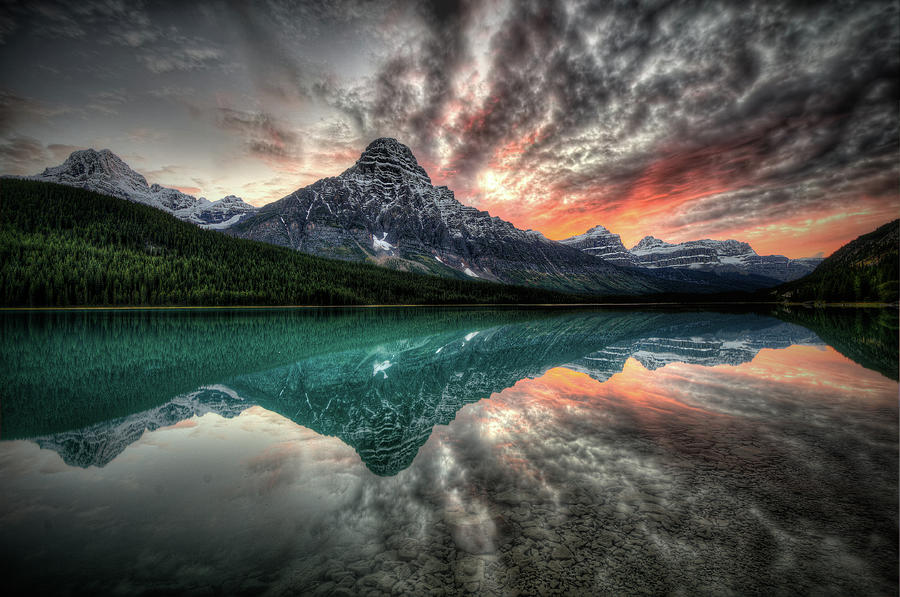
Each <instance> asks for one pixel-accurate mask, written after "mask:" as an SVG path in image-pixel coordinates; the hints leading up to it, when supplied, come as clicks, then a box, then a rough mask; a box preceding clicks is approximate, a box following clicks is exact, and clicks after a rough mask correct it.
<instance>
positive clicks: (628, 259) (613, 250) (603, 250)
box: [559, 226, 638, 267]
mask: <svg viewBox="0 0 900 597" xmlns="http://www.w3.org/2000/svg"><path fill="white" fill-rule="evenodd" d="M559 242H561V243H562V244H564V245H567V246H569V247H572V248H574V249H578V250H579V251H584V252H585V253H587V254H588V255H593V256H594V257H600V258H601V259H603V260H604V261H608V262H609V263H615V264H616V265H624V266H629V267H637V265H638V261H637V259H636V258H635V256H634V255H632V254H631V253H629V252H628V250H627V249H626V248H625V245H624V244H622V238H621V237H620V236H619V235H618V234H614V233H612V232H610V231H609V230H607V229H606V228H604V227H603V226H594V227H593V228H591V229H590V230H588V231H587V232H585V233H584V234H579V235H578V236H573V237H571V238H567V239H565V240H561V241H559Z"/></svg>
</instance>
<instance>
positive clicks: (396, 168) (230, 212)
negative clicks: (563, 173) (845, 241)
mask: <svg viewBox="0 0 900 597" xmlns="http://www.w3.org/2000/svg"><path fill="white" fill-rule="evenodd" d="M30 178H32V179H34V180H42V181H48V182H57V183H61V184H66V185H71V186H78V187H81V188H85V189H88V190H92V191H96V192H100V193H104V194H108V195H112V196H114V197H118V198H122V199H128V200H131V201H135V202H139V203H144V204H147V205H151V206H153V207H157V208H158V209H161V210H163V211H166V212H168V213H170V214H172V215H174V216H175V217H178V218H180V219H182V220H185V221H188V222H192V223H195V224H198V225H200V226H203V227H206V228H215V229H219V230H223V231H226V233H227V234H229V235H232V236H237V237H241V238H247V239H253V240H260V241H264V242H267V243H270V244H274V245H280V246H284V247H289V248H292V249H295V250H298V251H301V252H305V253H309V254H312V255H317V256H322V257H330V258H337V259H342V260H347V261H369V262H374V263H377V264H379V265H382V266H386V267H390V268H393V269H400V270H407V271H416V272H422V273H429V274H434V275H439V276H444V277H450V278H463V279H483V280H490V281H495V282H501V283H506V284H516V285H524V286H538V287H542V288H547V289H552V290H561V291H565V292H575V293H584V294H604V295H613V294H619V295H639V294H653V293H705V292H727V291H749V290H755V289H759V288H769V287H773V286H776V285H777V284H778V283H780V282H784V281H788V280H793V279H796V278H799V277H801V276H803V275H805V274H808V273H809V272H811V271H812V270H813V269H814V268H815V266H816V265H817V264H818V262H819V261H820V260H817V259H812V258H810V259H793V260H791V259H788V258H786V257H782V256H778V255H771V256H760V255H757V254H756V252H755V251H753V249H752V248H751V247H750V246H749V245H748V244H746V243H741V242H738V241H709V240H703V241H691V242H687V243H682V244H678V245H671V244H668V243H664V242H663V241H659V240H657V239H654V238H653V237H646V238H645V239H644V240H642V241H641V242H640V243H638V245H637V246H635V247H634V248H632V249H631V250H630V251H629V250H626V249H625V247H624V245H622V242H621V240H620V239H619V237H618V235H615V234H612V233H610V232H609V231H608V230H607V229H606V228H604V227H602V226H597V227H595V228H592V229H591V230H589V231H588V232H587V233H585V234H583V235H579V236H576V237H573V238H570V239H566V240H564V241H562V242H556V241H552V240H549V239H547V238H546V237H544V236H543V235H542V234H541V233H539V232H536V231H533V230H520V229H518V228H516V227H515V226H513V225H512V224H510V223H509V222H506V221H504V220H502V219H500V218H497V217H491V216H490V215H489V214H488V213H487V212H485V211H480V210H477V209H475V208H473V207H468V206H465V205H463V204H462V203H460V202H459V201H457V200H456V198H455V197H454V194H453V191H451V190H450V189H448V188H447V187H444V186H434V185H433V184H432V182H431V179H430V178H429V176H428V174H427V173H426V172H425V170H424V169H423V168H422V167H421V165H419V163H418V161H417V160H416V158H415V156H414V155H413V154H412V152H411V151H410V150H409V148H408V147H406V146H405V145H403V144H402V143H400V142H398V141H396V140H395V139H390V138H381V139H376V140H375V141H373V142H372V143H371V144H370V145H369V146H368V147H367V148H366V150H365V151H364V152H363V153H362V155H361V156H360V158H359V160H357V162H356V163H355V164H354V165H353V166H351V167H350V168H348V169H347V170H346V171H344V172H343V173H342V174H340V175H338V176H337V177H334V178H325V179H322V180H320V181H318V182H315V183H313V184H312V185H309V186H307V187H304V188H301V189H298V190H297V191H295V192H293V193H291V194H290V195H288V196H287V197H284V198H283V199H281V200H278V201H275V202H273V203H270V204H268V205H265V206H264V207H262V208H259V209H257V208H254V207H253V206H251V205H249V204H247V203H245V202H243V201H242V200H241V199H239V198H237V197H234V196H228V197H226V198H224V199H221V200H219V201H216V202H209V201H207V200H206V199H203V198H200V199H196V198H194V197H192V196H191V195H187V194H185V193H182V192H181V191H178V190H177V189H171V188H166V187H161V186H159V185H156V184H154V185H148V184H147V181H146V179H145V178H144V177H143V176H141V175H140V174H138V173H137V172H135V171H134V170H132V169H131V168H130V167H129V166H128V165H127V164H125V162H123V161H122V160H121V159H120V158H118V157H117V156H116V155H115V154H113V153H112V152H110V151H109V150H102V151H94V150H84V151H77V152H74V153H72V155H70V156H69V158H68V159H67V160H66V161H65V163H63V164H62V165H60V166H57V167H54V168H47V169H46V170H45V171H44V172H43V173H41V174H39V175H37V176H34V177H30Z"/></svg>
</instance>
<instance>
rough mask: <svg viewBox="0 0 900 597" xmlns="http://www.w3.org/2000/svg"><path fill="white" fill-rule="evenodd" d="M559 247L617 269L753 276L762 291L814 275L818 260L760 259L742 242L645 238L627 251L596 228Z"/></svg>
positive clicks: (770, 257) (616, 239) (773, 256)
mask: <svg viewBox="0 0 900 597" xmlns="http://www.w3.org/2000/svg"><path fill="white" fill-rule="evenodd" d="M560 242H561V243H563V244H565V245H568V246H570V247H574V248H576V249H579V250H581V251H583V252H585V253H588V254H590V255H594V256H595V257H600V258H601V259H605V260H606V261H609V262H610V263H615V264H617V265H627V266H632V267H640V268H647V269H653V270H671V269H689V270H695V271H706V272H713V273H717V274H728V275H734V274H738V275H745V276H756V277H758V278H764V279H768V283H767V282H766V280H761V285H760V286H761V287H763V286H765V285H769V286H773V285H775V284H777V283H778V282H786V281H790V280H796V279H797V278H800V277H802V276H805V275H806V274H808V273H810V272H811V271H813V270H814V269H815V268H816V266H817V265H818V264H819V263H820V262H821V261H822V260H821V259H818V258H813V257H809V258H803V259H788V258H787V257H784V256H783V255H759V254H757V253H756V251H754V250H753V248H752V247H751V246H750V245H749V244H748V243H745V242H740V241H736V240H722V241H720V240H708V239H707V240H694V241H688V242H684V243H678V244H672V243H667V242H665V241H662V240H660V239H658V238H655V237H653V236H645V237H644V238H643V239H641V241H640V242H639V243H638V244H636V245H635V246H634V247H632V248H631V249H630V250H629V249H626V248H625V245H624V244H622V240H621V238H619V235H618V234H613V233H612V232H610V231H609V230H607V229H606V228H604V227H603V226H595V227H593V228H591V229H590V230H588V231H587V232H585V233H584V234H579V235H578V236H573V237H571V238H567V239H565V240H562V241H560Z"/></svg>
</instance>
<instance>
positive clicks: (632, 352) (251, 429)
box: [0, 309, 898, 595]
mask: <svg viewBox="0 0 900 597" xmlns="http://www.w3.org/2000/svg"><path fill="white" fill-rule="evenodd" d="M798 323H804V324H806V325H805V326H804V325H799V324H798ZM0 326H2V327H0V329H2V333H3V343H2V347H0V380H2V382H3V387H4V393H3V399H2V402H0V438H2V439H3V440H4V441H2V442H0V479H2V481H3V483H2V487H0V532H2V533H3V536H4V537H5V538H6V540H5V541H4V542H3V547H2V557H3V560H4V561H5V562H6V563H7V566H8V569H9V570H10V571H11V572H10V573H9V575H8V578H9V579H10V582H12V583H13V584H20V585H23V586H25V585H27V586H29V587H31V589H32V590H40V591H42V592H48V593H59V594H67V593H73V592H74V593H86V592H91V593H110V592H125V593H129V594H142V593H155V594H159V593H178V594H186V593H187V594H189V593H204V594H209V593H213V594H237V593H246V594H272V595H274V594H306V593H313V592H320V593H322V594H354V595H355V594H380V593H385V594H426V593H432V592H440V591H444V592H445V593H447V594H457V593H464V592H467V591H468V592H476V593H482V594H501V595H503V594H535V593H541V594H547V593H549V594H553V593H558V594H622V593H641V592H643V593H649V594H660V593H676V594H678V593H680V594H729V593H732V594H747V593H759V592H763V591H765V592H775V593H779V592H799V593H804V594H805V593H818V594H835V595H837V594H847V592H848V591H855V592H857V593H859V592H860V591H861V592H862V593H868V594H896V592H897V572H896V561H897V504H898V498H897V465H898V459H897V446H898V432H897V418H898V415H897V411H898V409H897V382H896V362H897V353H896V313H891V312H879V311H870V312H860V311H843V312H835V313H832V312H816V313H815V316H811V315H810V313H807V312H799V313H783V314H781V315H780V317H779V318H775V317H771V316H767V315H760V314H752V313H711V312H687V311H673V312H665V311H625V310H615V311H597V310H593V311H592V310H578V311H573V310H530V311H521V310H494V309H477V310H472V309H439V310H438V309H346V310H327V309H322V310H224V311H222V310H202V311H193V310H185V311H91V312H16V313H10V312H7V313H3V314H0ZM807 326H808V327H807ZM823 338H827V339H828V340H827V342H826V340H824V339H823Z"/></svg>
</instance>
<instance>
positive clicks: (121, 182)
mask: <svg viewBox="0 0 900 597" xmlns="http://www.w3.org/2000/svg"><path fill="white" fill-rule="evenodd" d="M28 178H30V179H32V180H40V181H44V182H55V183H58V184H64V185H69V186H73V187H80V188H83V189H87V190H89V191H95V192H97V193H103V194H104V195H111V196H113V197H118V198H119V199H126V200H128V201H134V202H136V203H144V204H146V205H150V206H152V207H155V208H157V209H161V210H163V211H165V212H168V213H170V214H172V215H173V216H175V217H176V218H178V219H180V220H184V221H186V222H190V223H192V224H197V225H199V226H202V227H204V228H225V227H228V226H231V225H233V224H236V223H237V222H239V221H240V220H241V219H243V218H246V217H248V216H250V215H252V214H253V213H255V212H256V208H255V207H253V206H252V205H250V204H249V203H245V202H244V201H242V200H241V199H239V198H238V197H235V196H234V195H229V196H228V197H225V198H223V199H220V200H218V201H209V200H207V199H205V198H203V197H201V198H199V199H197V198H196V197H194V196H192V195H188V194H186V193H183V192H181V191H179V190H178V189H171V188H168V187H164V186H161V185H158V184H153V185H149V184H147V179H146V178H144V177H143V176H142V175H141V174H138V173H137V172H135V171H134V170H132V169H131V167H130V166H129V165H128V164H126V163H125V162H124V161H123V160H122V159H121V158H120V157H119V156H117V155H116V154H114V153H113V152H111V151H110V150H108V149H103V150H101V151H96V150H94V149H84V150H80V151H74V152H72V154H71V155H69V157H68V158H67V159H66V161H65V162H63V163H62V164H61V165H59V166H54V167H52V168H47V169H45V170H44V171H43V172H42V173H40V174H37V175H35V176H31V177H28Z"/></svg>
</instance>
